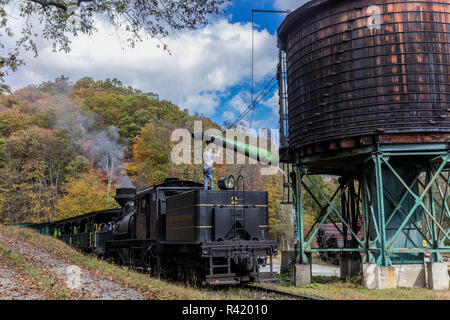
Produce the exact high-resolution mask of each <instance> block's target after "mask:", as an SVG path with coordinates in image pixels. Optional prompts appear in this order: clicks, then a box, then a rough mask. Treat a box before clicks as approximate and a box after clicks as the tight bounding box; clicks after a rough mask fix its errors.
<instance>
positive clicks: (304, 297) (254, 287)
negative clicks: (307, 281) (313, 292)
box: [244, 284, 327, 300]
mask: <svg viewBox="0 0 450 320" xmlns="http://www.w3.org/2000/svg"><path fill="white" fill-rule="evenodd" d="M244 288H245V289H250V290H254V291H257V292H264V293H270V294H276V295H280V296H283V297H289V298H294V299H298V300H327V299H325V298H322V297H317V296H308V295H304V294H300V293H294V292H288V291H284V290H280V289H277V288H269V287H265V286H261V285H255V284H247V285H245V286H244Z"/></svg>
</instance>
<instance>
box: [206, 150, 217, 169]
mask: <svg viewBox="0 0 450 320" xmlns="http://www.w3.org/2000/svg"><path fill="white" fill-rule="evenodd" d="M216 157H217V154H215V153H212V152H209V151H205V152H203V163H204V164H203V168H205V169H212V167H213V164H214V159H215V158H216Z"/></svg>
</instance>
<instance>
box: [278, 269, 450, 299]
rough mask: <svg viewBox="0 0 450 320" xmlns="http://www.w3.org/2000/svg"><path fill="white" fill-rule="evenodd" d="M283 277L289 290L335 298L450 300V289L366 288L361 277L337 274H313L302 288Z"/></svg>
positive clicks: (288, 278)
mask: <svg viewBox="0 0 450 320" xmlns="http://www.w3.org/2000/svg"><path fill="white" fill-rule="evenodd" d="M281 277H282V282H281V284H282V285H283V286H284V287H285V288H284V289H285V290H287V291H291V292H296V293H301V294H305V295H311V296H319V297H323V298H326V299H333V300H450V290H444V291H434V290H429V289H426V288H420V289H419V288H414V289H410V288H396V289H386V290H369V289H365V288H364V287H363V280H362V278H361V277H354V278H347V279H341V278H339V277H336V276H313V277H312V279H311V284H309V285H306V286H304V287H301V288H297V287H295V286H294V284H293V282H292V280H291V279H290V277H289V275H282V276H281Z"/></svg>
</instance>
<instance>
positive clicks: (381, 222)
mask: <svg viewBox="0 0 450 320" xmlns="http://www.w3.org/2000/svg"><path fill="white" fill-rule="evenodd" d="M382 157H383V154H381V153H377V154H376V155H374V157H373V159H374V162H375V179H376V184H375V187H376V193H377V209H378V227H379V233H380V234H379V237H378V238H379V242H380V256H379V257H378V261H377V263H378V265H379V266H385V267H386V266H390V265H391V264H392V263H391V260H390V259H389V254H388V252H387V250H386V221H385V217H384V193H383V172H382V168H381V162H382V160H381V158H382Z"/></svg>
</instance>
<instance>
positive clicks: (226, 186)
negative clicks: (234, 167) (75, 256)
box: [218, 175, 236, 190]
mask: <svg viewBox="0 0 450 320" xmlns="http://www.w3.org/2000/svg"><path fill="white" fill-rule="evenodd" d="M218 185H219V188H220V190H231V189H233V188H234V187H235V185H236V181H235V180H234V177H233V176H232V175H229V176H227V177H225V178H222V179H220V180H219V183H218Z"/></svg>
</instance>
